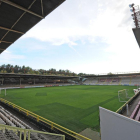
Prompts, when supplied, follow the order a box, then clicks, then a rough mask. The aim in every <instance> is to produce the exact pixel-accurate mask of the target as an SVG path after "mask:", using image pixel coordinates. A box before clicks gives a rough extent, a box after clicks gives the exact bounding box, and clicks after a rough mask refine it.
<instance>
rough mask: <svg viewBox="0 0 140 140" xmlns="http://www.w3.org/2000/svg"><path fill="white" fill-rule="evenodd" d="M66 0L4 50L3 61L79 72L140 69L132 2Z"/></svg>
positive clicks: (136, 0)
mask: <svg viewBox="0 0 140 140" xmlns="http://www.w3.org/2000/svg"><path fill="white" fill-rule="evenodd" d="M132 2H133V3H136V4H140V2H139V1H138V0H133V1H132V0H129V2H128V0H123V1H122V0H117V1H116V0H107V1H105V0H94V1H93V0H86V1H83V0H66V1H65V2H64V3H63V4H62V5H61V6H59V7H58V8H57V9H56V10H54V11H53V12H52V13H51V14H50V15H48V16H47V17H46V18H45V19H44V20H42V21H41V22H40V23H39V24H38V25H36V26H35V27H34V28H32V29H31V30H30V31H28V32H27V33H26V34H25V35H24V36H23V37H22V38H20V39H19V40H18V41H16V42H15V43H14V44H13V45H11V46H10V47H9V48H8V49H7V50H6V51H4V52H3V53H2V54H1V55H0V64H9V63H10V64H13V65H20V66H21V65H25V66H30V67H32V68H33V69H40V68H42V69H46V70H47V69H50V68H55V69H57V70H59V69H69V70H70V71H72V72H76V73H80V72H83V73H89V74H99V73H108V72H129V71H140V66H139V65H138V64H139V60H140V57H139V56H140V50H139V47H138V44H137V42H136V40H135V37H134V35H133V32H132V28H133V27H134V25H133V21H132V18H131V12H130V10H129V7H128V5H129V4H130V3H132Z"/></svg>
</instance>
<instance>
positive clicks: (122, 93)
mask: <svg viewBox="0 0 140 140" xmlns="http://www.w3.org/2000/svg"><path fill="white" fill-rule="evenodd" d="M128 91H129V90H128V89H123V90H119V91H118V99H119V102H127V101H128V99H129V98H131V97H129V95H128Z"/></svg>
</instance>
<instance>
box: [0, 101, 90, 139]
mask: <svg viewBox="0 0 140 140" xmlns="http://www.w3.org/2000/svg"><path fill="white" fill-rule="evenodd" d="M0 101H1V102H3V103H5V104H8V105H9V106H12V107H13V108H16V109H18V110H19V112H20V111H21V112H24V113H25V114H26V115H27V116H31V117H33V118H35V119H36V120H37V122H39V121H41V122H43V123H45V124H47V125H49V126H51V129H52V130H53V129H54V128H55V129H57V130H59V131H61V132H63V133H65V134H67V135H70V136H72V137H73V138H75V139H77V140H91V139H89V138H87V137H85V136H83V135H80V134H78V133H76V132H74V131H71V130H69V129H67V128H65V127H63V126H61V125H59V124H56V123H54V122H52V121H50V120H48V119H45V118H43V117H41V116H39V115H37V114H35V113H33V112H31V111H29V110H26V109H24V108H22V107H20V106H18V105H16V104H13V103H11V102H9V101H7V100H5V99H3V98H0Z"/></svg>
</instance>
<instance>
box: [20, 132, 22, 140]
mask: <svg viewBox="0 0 140 140" xmlns="http://www.w3.org/2000/svg"><path fill="white" fill-rule="evenodd" d="M21 134H22V131H21V130H20V140H21Z"/></svg>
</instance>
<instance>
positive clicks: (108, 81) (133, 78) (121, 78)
mask: <svg viewBox="0 0 140 140" xmlns="http://www.w3.org/2000/svg"><path fill="white" fill-rule="evenodd" d="M85 77H86V78H87V79H86V81H84V82H83V84H85V85H140V73H130V74H114V75H94V76H85Z"/></svg>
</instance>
